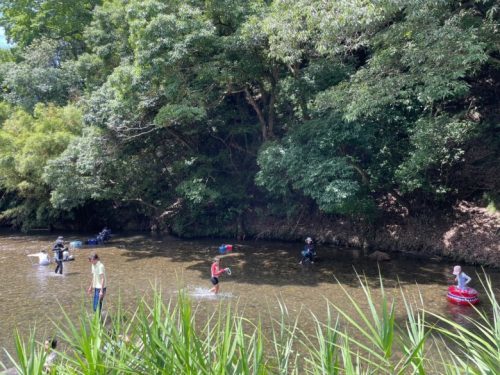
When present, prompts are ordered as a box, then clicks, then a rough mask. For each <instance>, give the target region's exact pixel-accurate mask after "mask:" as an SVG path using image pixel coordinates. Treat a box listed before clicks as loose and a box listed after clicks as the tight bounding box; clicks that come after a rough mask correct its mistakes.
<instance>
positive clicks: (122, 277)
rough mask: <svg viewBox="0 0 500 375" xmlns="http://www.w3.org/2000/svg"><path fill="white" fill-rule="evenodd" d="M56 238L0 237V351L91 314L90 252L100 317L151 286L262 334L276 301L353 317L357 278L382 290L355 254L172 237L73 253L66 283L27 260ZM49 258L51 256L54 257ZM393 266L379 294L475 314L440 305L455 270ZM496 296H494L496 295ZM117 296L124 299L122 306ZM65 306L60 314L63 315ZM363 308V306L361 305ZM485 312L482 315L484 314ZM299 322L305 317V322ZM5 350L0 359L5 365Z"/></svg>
mask: <svg viewBox="0 0 500 375" xmlns="http://www.w3.org/2000/svg"><path fill="white" fill-rule="evenodd" d="M56 237H57V235H54V234H50V235H48V234H41V235H21V234H8V233H3V234H0V267H1V279H0V280H1V285H2V288H1V293H0V305H1V309H0V347H2V348H5V349H6V350H8V351H9V352H13V350H14V340H13V332H14V330H15V329H19V330H20V332H21V333H22V334H23V335H24V337H25V338H27V332H29V329H30V327H34V326H36V329H37V333H38V336H39V338H40V340H42V336H46V337H47V336H51V335H52V334H53V331H54V328H53V323H52V322H51V321H52V320H56V321H57V320H59V319H60V318H61V317H62V313H61V307H62V308H64V310H65V311H66V312H67V313H68V314H69V315H70V316H72V317H76V315H77V314H78V313H80V308H81V306H82V303H83V304H85V306H86V308H87V309H89V310H90V309H91V306H90V303H91V301H90V297H87V296H86V294H85V289H86V287H87V286H88V285H89V283H90V263H89V262H88V260H87V257H88V255H89V253H90V252H91V251H96V252H97V253H98V254H99V256H100V257H101V260H102V262H103V264H104V265H105V267H106V271H107V277H108V284H109V285H108V294H107V296H106V299H105V305H104V311H112V310H113V308H114V307H116V305H117V303H118V300H119V299H120V300H121V301H122V303H123V304H124V305H125V307H126V308H130V309H132V308H134V306H136V304H137V301H138V300H139V299H140V298H141V297H142V296H144V295H145V294H147V293H148V292H150V291H151V286H152V285H156V286H157V287H158V288H161V289H162V293H163V296H164V298H165V300H166V301H168V300H169V299H170V298H175V296H176V295H177V293H178V291H179V290H180V289H181V288H182V289H185V290H186V291H187V293H188V294H190V295H191V297H192V299H193V301H194V303H195V304H196V305H197V311H198V312H197V313H198V314H211V313H212V312H214V311H215V310H216V309H217V308H218V307H219V306H220V302H221V301H228V302H229V301H230V302H234V303H237V304H238V307H239V309H240V310H241V311H243V312H244V315H245V316H246V317H248V318H249V319H255V320H257V319H258V318H262V320H263V328H264V330H266V329H268V328H269V327H270V324H271V323H270V320H271V319H268V318H269V317H270V316H273V315H274V317H275V318H278V316H279V311H280V310H279V306H278V300H280V301H283V302H284V303H285V305H286V306H287V308H288V311H289V312H290V314H291V315H293V316H296V314H299V313H301V314H304V316H310V314H309V311H311V312H312V313H314V314H315V315H316V316H317V317H319V318H320V319H322V318H325V317H326V302H325V301H326V300H329V301H331V302H333V303H335V304H338V305H339V306H342V307H343V308H344V309H345V310H346V311H348V312H352V313H353V314H354V310H353V307H352V306H351V304H350V303H349V302H348V299H347V297H346V295H345V294H344V292H343V291H342V289H341V288H340V287H339V285H338V282H340V283H341V284H342V285H343V286H344V288H345V290H346V291H347V293H349V294H350V295H351V296H352V297H353V298H354V299H355V300H356V301H359V302H360V303H361V304H363V301H364V297H363V291H362V289H361V288H360V286H359V281H358V279H357V276H356V272H357V273H359V274H362V275H366V278H367V281H368V283H369V284H370V285H371V286H372V287H373V288H374V295H377V291H378V290H379V285H378V277H379V269H378V267H377V263H376V262H374V261H372V260H369V259H367V258H366V257H363V256H362V252H361V251H360V250H357V249H345V248H336V247H332V246H321V245H320V246H318V248H317V250H318V257H319V259H318V261H317V262H316V263H315V264H311V265H305V266H303V265H299V264H298V261H299V253H300V250H301V248H302V244H300V243H287V242H262V241H244V242H240V241H231V240H226V241H222V240H193V241H189V240H179V239H176V238H173V237H155V236H150V235H147V234H126V235H116V236H114V237H113V239H112V240H111V241H110V242H109V243H107V244H106V245H101V246H93V247H90V246H83V248H82V249H77V250H75V251H74V252H73V255H74V256H75V258H76V260H75V261H72V262H65V263H64V274H63V275H62V276H60V275H56V274H55V273H54V268H55V266H54V264H51V265H49V266H39V265H38V261H37V258H32V257H28V256H27V254H30V253H37V252H39V251H40V250H42V249H45V250H49V253H51V251H50V249H51V246H52V244H53V242H54V240H55V238H56ZM64 237H65V241H72V240H82V241H83V240H85V239H86V238H88V235H82V234H76V233H66V234H64ZM221 243H232V244H233V245H234V250H233V252H232V253H231V254H230V256H226V257H225V258H224V259H223V260H222V266H223V267H230V268H231V270H232V275H231V276H223V277H222V278H221V294H220V295H219V296H217V297H215V296H213V295H211V294H209V293H208V289H209V288H210V287H211V284H210V264H211V260H212V259H213V257H214V256H216V255H218V246H219V245H220V244H221ZM50 255H52V254H50ZM391 256H392V257H393V259H392V260H391V261H390V262H383V263H380V265H379V267H380V272H381V274H382V276H383V280H384V286H385V288H386V291H387V292H388V293H389V294H392V295H394V296H395V298H398V296H399V286H398V285H401V287H402V288H403V289H404V290H405V292H406V293H407V295H408V296H410V297H416V296H418V293H421V295H422V297H423V300H424V303H425V306H426V308H427V309H428V310H431V311H433V312H437V313H441V314H444V315H446V316H450V317H452V318H453V319H455V320H457V321H460V320H462V319H463V316H464V315H470V314H471V311H472V310H471V308H470V307H457V306H454V305H451V304H449V303H448V302H447V301H446V298H445V297H446V291H447V285H449V283H450V277H451V270H452V267H453V265H454V263H453V262H451V261H447V260H443V261H438V260H428V259H419V258H413V257H407V256H404V255H402V254H391ZM464 271H465V272H466V273H467V274H469V275H470V276H471V277H472V278H473V281H472V283H471V285H472V286H473V287H476V288H477V289H480V284H479V281H478V279H477V275H476V272H478V273H481V274H482V270H481V268H480V267H474V266H469V265H465V266H464ZM487 272H488V275H489V276H490V277H491V279H492V282H493V286H498V285H500V284H499V283H498V282H499V281H500V272H499V271H498V270H495V269H488V270H487ZM497 291H498V289H497ZM119 296H120V298H119ZM60 306H61V307H60ZM365 307H367V306H365ZM485 307H487V306H485ZM403 308H404V306H402V304H398V310H397V313H398V316H399V317H402V316H403V315H404V311H403ZM301 316H302V315H301ZM301 328H302V329H303V330H305V331H308V330H309V331H310V332H313V322H312V320H310V319H308V318H305V319H303V320H302V319H301ZM6 358H7V357H6V355H5V353H4V351H2V354H1V355H0V360H2V361H4V362H5V360H6Z"/></svg>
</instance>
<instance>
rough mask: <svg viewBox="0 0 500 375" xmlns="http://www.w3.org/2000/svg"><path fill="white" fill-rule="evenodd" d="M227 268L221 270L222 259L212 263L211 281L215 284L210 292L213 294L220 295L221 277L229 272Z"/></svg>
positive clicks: (216, 259)
mask: <svg viewBox="0 0 500 375" xmlns="http://www.w3.org/2000/svg"><path fill="white" fill-rule="evenodd" d="M227 270H228V269H227V268H222V269H221V268H220V259H219V258H215V259H214V262H213V263H212V267H210V273H211V275H212V277H211V278H210V281H211V282H212V284H213V288H212V289H210V292H213V293H215V294H217V293H219V276H220V275H222V274H223V273H225V272H227Z"/></svg>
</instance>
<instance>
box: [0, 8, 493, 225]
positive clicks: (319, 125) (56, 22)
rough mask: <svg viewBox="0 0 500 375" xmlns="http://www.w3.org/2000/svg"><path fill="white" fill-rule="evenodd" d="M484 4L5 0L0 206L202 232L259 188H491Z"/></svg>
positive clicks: (336, 208)
mask: <svg viewBox="0 0 500 375" xmlns="http://www.w3.org/2000/svg"><path fill="white" fill-rule="evenodd" d="M499 14H500V8H499V6H498V4H497V2H496V1H494V0H472V1H456V0H440V1H430V0H405V1H401V0H379V1H364V0H331V1H323V0H308V1H304V0H293V1H291V0H275V1H264V0H251V1H249V0H189V1H178V0H168V1H160V0H140V1H139V0H129V1H121V0H103V1H97V0H92V1H91V0H86V1H78V2H73V1H53V0H43V1H3V2H2V3H1V4H0V15H1V16H0V17H1V18H0V25H1V26H3V27H4V28H5V31H6V35H7V36H8V37H9V39H10V41H11V42H13V43H14V47H13V48H12V49H10V50H9V51H4V52H2V55H0V87H1V91H0V100H1V102H0V168H1V174H0V192H1V193H2V198H1V201H0V210H1V212H2V216H1V217H2V218H4V219H8V222H10V223H12V224H16V225H19V226H23V227H24V228H29V227H32V226H35V225H36V226H39V225H51V224H57V223H61V221H62V220H63V219H64V220H67V218H71V217H75V218H77V219H78V217H79V214H81V213H82V212H87V213H88V212H89V210H90V211H92V212H97V211H95V210H96V208H98V207H100V209H97V210H98V213H99V215H96V217H97V216H98V217H99V220H100V222H99V220H94V221H93V222H94V223H95V224H97V225H98V224H102V223H104V222H108V223H110V222H111V223H114V224H115V225H120V224H123V223H124V221H125V220H123V219H122V222H120V219H118V215H117V214H116V212H117V209H118V208H119V209H120V212H121V213H123V212H124V211H123V210H125V211H127V212H128V213H129V216H126V218H127V219H128V218H130V217H136V218H138V217H140V218H146V220H147V221H148V222H149V225H150V226H153V227H155V228H158V229H162V228H164V227H166V226H167V227H169V228H172V229H173V230H174V231H175V232H176V233H179V234H183V235H193V234H205V235H208V234H227V233H228V232H232V233H236V232H238V231H240V230H242V229H241V225H240V224H241V222H242V218H243V217H245V215H246V214H248V213H250V212H255V209H256V208H257V207H259V208H260V209H262V210H263V211H259V212H264V213H265V212H273V213H276V212H278V213H280V214H281V215H286V214H290V215H291V214H293V213H294V212H296V211H297V209H298V208H300V207H301V206H307V207H310V206H311V205H313V206H314V207H313V209H314V210H316V211H319V212H323V213H327V214H340V215H349V216H354V217H374V216H376V215H377V213H378V212H379V210H380V204H379V203H380V199H382V198H383V197H386V196H387V195H391V196H392V197H393V198H394V199H396V200H397V201H398V202H399V204H401V205H404V206H406V207H407V208H408V209H409V211H410V212H412V211H413V210H414V209H416V207H422V206H425V205H427V206H430V205H431V206H432V205H434V204H435V203H436V202H439V203H440V204H441V206H442V207H446V206H449V205H451V204H452V203H453V202H454V200H456V199H457V198H469V199H474V198H482V197H484V196H487V197H489V199H495V197H496V196H497V192H498V190H499V181H498V177H496V176H495V173H492V170H493V171H494V168H492V166H494V165H496V164H497V162H498V156H499V155H498V153H499V151H498V150H499V149H500V148H499V147H498V146H499V139H500V137H498V132H499V128H498V123H499V122H498V120H499V106H498V92H499V79H498V78H499V72H500V52H499V37H498V32H499V30H498V18H499ZM410 206H411V207H410ZM104 208H105V209H104ZM410 208H411V210H410ZM87 216H88V214H87ZM90 216H92V214H90ZM120 217H122V216H120ZM75 222H78V220H75ZM235 223H238V224H235Z"/></svg>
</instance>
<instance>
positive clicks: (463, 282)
mask: <svg viewBox="0 0 500 375" xmlns="http://www.w3.org/2000/svg"><path fill="white" fill-rule="evenodd" d="M453 274H454V275H455V276H456V277H455V281H456V282H457V286H458V288H459V289H465V288H466V287H467V284H468V283H469V282H470V281H471V278H470V277H469V276H468V275H467V274H466V273H465V272H462V267H460V266H455V267H453Z"/></svg>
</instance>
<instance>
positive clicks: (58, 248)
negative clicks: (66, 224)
mask: <svg viewBox="0 0 500 375" xmlns="http://www.w3.org/2000/svg"><path fill="white" fill-rule="evenodd" d="M52 251H53V252H54V260H55V262H56V264H57V266H56V269H55V271H54V272H55V273H58V272H59V274H61V275H62V273H63V252H64V242H63V237H62V236H59V237H57V240H56V243H55V244H54V247H53V248H52Z"/></svg>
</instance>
